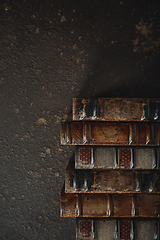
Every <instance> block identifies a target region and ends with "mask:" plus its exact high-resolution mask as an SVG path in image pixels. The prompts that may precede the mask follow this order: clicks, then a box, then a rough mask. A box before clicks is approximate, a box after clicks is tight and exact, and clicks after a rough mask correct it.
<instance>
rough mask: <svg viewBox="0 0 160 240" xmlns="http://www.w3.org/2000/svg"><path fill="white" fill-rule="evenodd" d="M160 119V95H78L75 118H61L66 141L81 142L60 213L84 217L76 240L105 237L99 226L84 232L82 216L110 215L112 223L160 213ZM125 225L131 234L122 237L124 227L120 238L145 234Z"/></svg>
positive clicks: (103, 216)
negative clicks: (79, 96) (105, 96)
mask: <svg viewBox="0 0 160 240" xmlns="http://www.w3.org/2000/svg"><path fill="white" fill-rule="evenodd" d="M142 121H143V122H142ZM159 122H160V99H73V122H70V123H62V125H61V144H63V145H66V144H67V145H68V144H69V145H78V146H79V147H77V150H76V153H75V166H74V167H73V163H71V164H69V165H68V168H67V169H66V174H65V191H63V192H62V194H61V216H64V217H77V218H79V220H78V219H77V222H78V224H77V239H79V240H80V239H88V240H89V239H99V240H102V239H104V238H103V237H104V236H103V237H97V235H96V234H95V233H94V231H92V234H90V235H86V236H85V234H80V233H81V231H80V229H81V230H82V227H80V223H81V221H82V222H83V219H80V218H83V217H85V218H87V219H86V221H91V222H93V220H92V219H91V218H95V217H96V218H97V217H98V218H103V219H106V218H109V219H112V220H111V221H110V224H112V223H113V221H114V220H113V219H115V218H132V219H137V218H138V219H139V218H141V217H145V218H152V219H157V218H159V217H160V207H159V206H160V199H159V197H160V195H159V194H160V184H159V168H160V167H159V165H160V164H159V158H160V154H159V147H158V146H159V144H160V123H159ZM81 145H86V146H83V147H81ZM102 145H103V147H102ZM97 146H98V147H97ZM124 170H126V171H124ZM106 176H107V177H106ZM97 221H98V220H97ZM122 222H123V221H122V220H121V221H120V222H118V225H119V226H122V225H123V224H122ZM128 222H130V223H129V225H130V226H131V225H132V226H133V225H134V221H128ZM151 222H152V223H154V226H159V225H158V223H157V222H156V221H154V220H152V221H151ZM144 223H145V221H144ZM107 224H109V222H108V223H107ZM137 224H139V223H137ZM156 224H157V225H156ZM129 225H126V226H129ZM150 225H153V224H150ZM83 226H85V224H84V223H83ZM89 226H90V227H89V228H91V229H92V230H93V229H94V227H93V224H92V227H91V225H89ZM152 227H153V226H152ZM125 228H126V231H128V232H129V233H130V237H127V235H126V236H125V237H124V238H123V234H121V232H122V229H121V227H120V230H117V236H116V237H115V238H116V239H118V238H119V239H125V240H129V239H135V240H136V239H138V240H139V239H140V238H139V237H137V236H136V238H133V234H131V229H130V230H129V227H125ZM154 228H155V229H158V230H157V231H158V232H159V227H157V228H156V227H154ZM97 230H99V227H98V229H97ZM152 230H153V229H152ZM99 231H100V230H99ZM118 231H120V232H118ZM136 231H137V229H136ZM155 231H156V230H154V236H155ZM82 232H83V231H82ZM132 233H133V229H132ZM114 234H115V231H114ZM128 236H129V235H128ZM131 236H132V237H131ZM138 236H140V235H139V234H138ZM157 236H158V235H157ZM108 239H113V234H112V238H108ZM155 239H157V240H158V239H159V237H157V238H155Z"/></svg>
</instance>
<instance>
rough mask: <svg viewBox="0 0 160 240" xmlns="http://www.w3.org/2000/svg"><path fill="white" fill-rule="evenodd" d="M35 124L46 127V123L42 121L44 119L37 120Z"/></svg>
mask: <svg viewBox="0 0 160 240" xmlns="http://www.w3.org/2000/svg"><path fill="white" fill-rule="evenodd" d="M37 123H38V124H39V125H47V121H46V119H44V118H39V119H38V120H37Z"/></svg>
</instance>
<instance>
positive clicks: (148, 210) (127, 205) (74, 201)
mask: <svg viewBox="0 0 160 240" xmlns="http://www.w3.org/2000/svg"><path fill="white" fill-rule="evenodd" d="M159 202H160V197H159V195H158V194H151V195H148V194H134V195H133V194H78V195H77V194H71V193H62V194H61V206H60V216H61V217H97V218H100V217H104V218H106V217H107V218H110V217H111V218H112V217H118V218H131V217H135V218H138V217H146V218H159V217H160V207H159V205H160V204H159Z"/></svg>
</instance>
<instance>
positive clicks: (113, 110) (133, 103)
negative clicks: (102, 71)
mask: <svg viewBox="0 0 160 240" xmlns="http://www.w3.org/2000/svg"><path fill="white" fill-rule="evenodd" d="M79 120H85V121H86V120H94V121H95V120H97V121H137V122H140V121H156V122H160V99H156V98H150V99H147V98H98V99H97V98H73V121H79Z"/></svg>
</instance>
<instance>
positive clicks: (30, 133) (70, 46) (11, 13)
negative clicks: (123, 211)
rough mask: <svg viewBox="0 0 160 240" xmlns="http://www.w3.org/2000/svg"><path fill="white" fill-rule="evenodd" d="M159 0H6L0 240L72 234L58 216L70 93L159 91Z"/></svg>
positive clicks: (2, 5)
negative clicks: (62, 124) (62, 136)
mask: <svg viewBox="0 0 160 240" xmlns="http://www.w3.org/2000/svg"><path fill="white" fill-rule="evenodd" d="M158 2H159V1H146V0H145V1H140V0H138V1H136V0H134V1H128V0H124V1H117V0H112V1H110V0H108V1H107V0H101V1H100V0H99V1H98V0H79V1H76V0H74V1H70V0H68V1H65V0H55V1H51V0H49V1H42V0H41V1H34V0H32V1H27V0H26V1H25V0H22V1H18V0H17V1H0V61H1V64H0V127H1V128H0V151H1V152H0V153H1V154H0V187H1V188H0V208H1V209H0V239H10V240H19V239H25V240H32V239H33V240H36V239H39V240H40V239H47V240H51V239H59V240H63V239H64V240H72V239H75V220H74V219H60V217H59V198H60V191H61V188H62V186H63V182H64V171H65V167H66V165H67V162H68V161H69V159H70V157H71V156H72V154H73V152H74V147H67V146H65V147H62V146H60V134H59V132H60V122H61V121H62V120H64V119H66V118H67V117H68V115H70V112H71V106H72V98H73V97H78V96H80V97H84V96H85V97H93V96H101V97H160V95H159V92H160V64H159V56H160V54H159V42H160V18H159V17H160V13H159V3H158Z"/></svg>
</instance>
